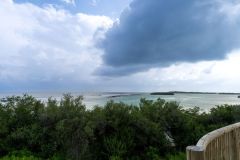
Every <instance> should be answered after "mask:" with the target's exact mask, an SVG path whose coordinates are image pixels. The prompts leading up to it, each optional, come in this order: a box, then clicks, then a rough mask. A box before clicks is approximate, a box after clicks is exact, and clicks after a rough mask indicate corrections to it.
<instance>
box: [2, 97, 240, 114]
mask: <svg viewBox="0 0 240 160" xmlns="http://www.w3.org/2000/svg"><path fill="white" fill-rule="evenodd" d="M12 95H15V96H21V95H23V94H22V93H0V98H5V97H7V96H12ZM29 95H32V96H34V97H35V98H37V99H39V100H41V101H44V102H46V101H47V100H48V98H49V97H52V98H55V99H56V100H58V101H60V100H61V98H62V96H63V93H61V92H32V93H29ZM71 95H73V96H79V95H81V96H83V98H84V100H83V103H84V104H85V105H86V107H87V109H91V108H93V107H94V106H96V105H98V106H103V105H105V104H106V103H107V102H108V101H110V100H113V101H114V102H123V103H126V104H132V105H138V104H139V102H140V99H141V98H145V99H148V100H156V99H158V98H162V99H165V100H166V101H176V102H178V103H179V105H180V106H182V107H183V108H192V107H195V106H196V107H200V109H202V110H204V111H206V110H209V109H210V108H212V107H215V106H217V105H224V104H230V105H234V104H240V98H238V95H234V94H190V93H175V94H174V95H151V94H150V93H138V92H135V93H133V92H131V93H129V92H125V93H123V92H94V93H86V92H85V93H83V92H73V93H71Z"/></svg>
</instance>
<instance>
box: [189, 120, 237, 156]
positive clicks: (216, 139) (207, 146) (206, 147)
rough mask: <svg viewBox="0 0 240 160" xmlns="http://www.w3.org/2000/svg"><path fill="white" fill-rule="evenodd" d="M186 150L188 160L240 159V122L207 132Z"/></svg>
mask: <svg viewBox="0 0 240 160" xmlns="http://www.w3.org/2000/svg"><path fill="white" fill-rule="evenodd" d="M186 151H187V160H240V123H236V124H233V125H229V126H226V127H223V128H220V129H217V130H215V131H213V132H210V133H208V134H206V135H205V136H203V137H202V138H201V139H200V140H199V141H198V143H197V145H196V146H188V147H187V149H186Z"/></svg>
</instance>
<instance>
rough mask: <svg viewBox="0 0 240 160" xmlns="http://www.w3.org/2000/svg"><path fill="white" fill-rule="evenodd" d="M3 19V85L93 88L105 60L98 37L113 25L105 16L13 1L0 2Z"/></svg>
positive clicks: (0, 75)
mask: <svg viewBox="0 0 240 160" xmlns="http://www.w3.org/2000/svg"><path fill="white" fill-rule="evenodd" d="M0 19H1V21H2V22H1V25H0V34H1V36H0V50H1V52H0V84H1V85H0V89H2V90H4V89H6V88H8V90H11V89H12V90H21V89H30V90H31V89H32V90H34V89H43V90H44V89H46V88H47V89H49V88H51V89H53V90H56V89H62V87H63V88H65V89H67V88H69V89H72V88H74V87H76V85H75V84H77V85H78V87H76V88H78V89H81V88H82V89H84V87H86V88H87V85H86V84H88V85H90V84H91V81H93V79H94V76H92V72H93V71H94V70H95V69H96V68H97V67H98V66H99V65H100V64H101V54H102V53H101V51H100V50H98V49H96V47H95V38H97V37H98V36H102V34H103V32H105V30H106V29H107V28H109V27H110V26H111V24H112V21H111V20H110V19H109V18H107V17H104V16H91V15H86V14H81V13H79V14H71V13H69V12H67V11H65V10H59V9H56V8H54V7H52V6H47V7H45V8H41V7H38V6H35V5H32V4H30V3H23V4H16V3H14V2H13V1H11V0H1V1H0ZM74 85H75V86H74ZM66 87H67V88H66Z"/></svg>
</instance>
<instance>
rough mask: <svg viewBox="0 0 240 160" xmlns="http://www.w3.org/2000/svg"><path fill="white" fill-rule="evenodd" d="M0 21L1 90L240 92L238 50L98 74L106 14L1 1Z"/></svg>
mask: <svg viewBox="0 0 240 160" xmlns="http://www.w3.org/2000/svg"><path fill="white" fill-rule="evenodd" d="M231 14H235V11H233V12H232V13H231ZM0 20H1V25H0V35H1V36H0V51H1V52H0V90H2V89H5V90H9V89H12V90H17V89H36V88H43V89H44V88H46V89H50V90H51V89H53V90H54V89H56V88H57V89H58V88H60V89H65V90H70V89H76V90H81V89H88V90H90V91H157V90H159V91H164V90H165V91H168V90H188V91H198V90H199V91H236V92H239V88H240V83H239V81H240V70H239V68H240V63H239V62H240V51H238V50H236V51H233V52H231V53H230V54H229V56H228V57H227V58H226V59H225V60H221V61H203V62H198V63H180V64H174V65H171V66H170V67H167V68H152V69H150V70H148V71H144V72H140V73H136V74H133V75H129V76H122V77H108V78H106V77H98V76H96V75H93V72H94V71H95V70H96V68H98V67H99V66H102V65H103V62H102V58H101V55H102V54H103V53H102V51H101V50H99V49H97V48H96V47H95V41H96V37H99V36H100V37H101V36H103V34H104V33H105V31H106V30H107V29H108V28H109V27H110V26H111V25H112V20H111V19H109V18H108V17H105V16H91V15H86V14H82V13H78V14H71V13H69V12H67V11H65V10H59V9H56V8H54V7H53V6H48V7H47V8H40V7H38V6H35V5H32V4H29V3H28V4H16V3H14V2H13V1H11V0H1V1H0Z"/></svg>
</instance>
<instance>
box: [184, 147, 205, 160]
mask: <svg viewBox="0 0 240 160" xmlns="http://www.w3.org/2000/svg"><path fill="white" fill-rule="evenodd" d="M187 160H205V156H204V150H203V148H202V147H198V146H188V147H187Z"/></svg>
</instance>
